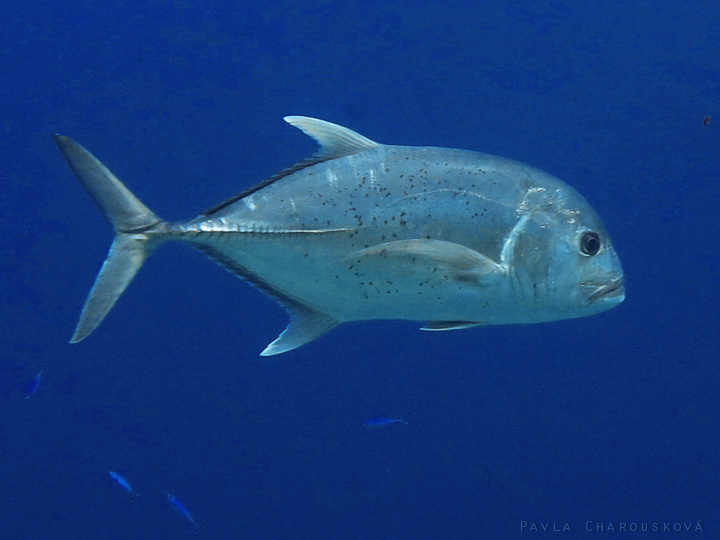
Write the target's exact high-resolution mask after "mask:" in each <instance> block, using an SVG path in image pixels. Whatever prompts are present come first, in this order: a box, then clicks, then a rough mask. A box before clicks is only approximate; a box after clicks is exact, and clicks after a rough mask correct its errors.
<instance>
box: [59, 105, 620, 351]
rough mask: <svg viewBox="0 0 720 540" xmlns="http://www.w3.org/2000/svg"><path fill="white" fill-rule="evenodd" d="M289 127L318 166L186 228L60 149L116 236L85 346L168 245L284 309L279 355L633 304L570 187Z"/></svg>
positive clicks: (474, 157) (71, 146)
mask: <svg viewBox="0 0 720 540" xmlns="http://www.w3.org/2000/svg"><path fill="white" fill-rule="evenodd" d="M285 120H286V121H287V122H288V123H290V124H291V125H293V126H295V127H298V128H299V129H301V130H302V131H304V132H305V133H306V134H308V135H309V136H310V137H312V138H314V139H315V140H316V141H317V142H318V143H319V145H320V150H319V152H318V153H317V154H315V155H314V156H313V157H311V158H309V159H307V160H305V161H301V162H300V163H298V164H296V165H294V166H293V167H291V168H289V169H287V170H285V171H282V172H281V173H279V174H277V175H275V176H274V177H272V178H270V179H268V180H266V181H264V182H261V183H260V184H258V185H256V186H255V187H252V188H250V189H247V190H245V191H244V192H242V193H239V194H238V195H235V196H234V197H231V198H230V199H228V200H227V201H225V202H223V203H221V204H219V205H217V206H215V207H214V208H211V209H209V210H207V211H205V212H203V213H202V214H200V215H199V216H197V217H196V218H194V219H191V220H189V221H183V222H179V223H169V222H167V221H164V220H163V219H161V218H159V217H158V216H156V215H155V214H154V213H153V212H152V211H151V210H149V209H148V208H147V207H146V206H145V205H144V204H143V203H142V202H140V201H139V200H138V199H137V198H136V197H135V196H134V195H133V194H132V193H131V192H130V191H129V190H128V189H127V188H126V187H125V186H124V185H123V184H122V182H120V180H118V179H117V178H116V177H115V176H114V175H113V174H112V173H111V172H110V171H109V170H108V169H106V168H105V167H104V166H103V165H102V164H101V163H100V162H99V161H98V160H97V159H96V158H94V157H93V156H92V155H91V154H90V153H89V152H87V151H86V150H85V149H84V148H82V147H81V146H80V145H78V144H77V143H75V142H74V141H73V140H71V139H69V138H67V137H64V136H61V135H56V136H55V139H56V141H57V143H58V145H59V147H60V149H61V150H62V152H63V154H64V155H65V157H66V158H67V160H68V162H69V163H70V166H71V167H72V168H73V170H74V171H75V174H76V175H77V176H78V178H79V179H80V181H81V182H82V184H83V186H84V187H85V189H86V190H87V191H88V193H89V194H90V196H91V197H92V198H93V199H94V201H95V203H96V204H97V205H98V207H99V208H100V210H101V211H102V212H103V213H104V214H105V216H106V217H107V219H108V220H109V221H110V223H111V224H112V226H113V228H114V229H115V234H116V236H115V241H114V242H113V244H112V247H111V249H110V253H109V254H108V257H107V259H106V261H105V264H104V265H103V267H102V269H101V270H100V273H99V274H98V276H97V278H96V280H95V284H94V285H93V287H92V289H91V291H90V294H89V296H88V298H87V300H86V302H85V306H84V307H83V310H82V314H81V316H80V320H79V322H78V325H77V327H76V329H75V334H74V335H73V337H72V340H71V341H72V342H77V341H80V340H82V339H84V338H85V337H87V336H88V335H89V334H90V333H91V332H92V331H93V330H94V329H95V328H96V327H97V326H98V325H99V324H100V322H101V321H102V320H103V319H104V318H105V316H106V315H107V313H108V311H109V310H110V309H111V308H112V306H113V305H114V304H115V302H116V301H117V299H118V298H119V297H120V295H121V294H122V292H123V291H124V290H125V288H126V287H127V286H128V284H129V283H130V281H131V280H132V278H133V277H134V276H135V274H136V272H137V271H138V270H139V269H140V267H141V266H142V264H143V262H145V259H146V258H147V256H148V255H149V254H150V252H151V251H152V250H153V249H154V248H155V247H157V246H158V245H159V244H160V243H161V242H163V241H165V240H179V241H182V242H186V243H188V244H190V245H191V246H193V247H195V248H197V249H199V250H200V251H202V252H203V253H205V254H206V255H207V256H209V257H210V258H211V259H213V260H214V261H216V262H218V263H219V264H221V265H222V266H224V267H225V268H227V269H228V270H229V271H230V272H232V273H234V274H235V275H237V276H239V277H241V278H243V279H245V280H247V281H249V282H250V283H252V284H254V285H255V286H257V287H259V288H260V289H261V290H263V291H264V292H266V293H267V294H268V295H270V296H272V297H273V298H275V299H276V300H277V301H278V302H279V303H280V304H282V305H283V306H284V307H285V309H286V310H287V311H288V312H289V314H290V323H289V324H288V327H287V328H286V329H285V331H284V332H282V333H281V334H280V336H279V337H278V338H277V339H276V340H275V341H273V342H272V343H270V344H269V345H268V346H267V347H266V348H265V350H264V351H262V353H261V354H262V355H265V356H268V355H274V354H279V353H283V352H286V351H290V350H292V349H295V348H296V347H299V346H301V345H303V344H305V343H308V342H310V341H312V340H314V339H315V338H317V337H319V336H321V335H322V334H324V333H325V332H327V331H328V330H330V329H331V328H333V327H334V326H335V325H337V324H339V323H342V322H347V321H357V320H369V319H409V320H420V321H426V322H425V324H424V326H423V329H424V330H451V329H460V328H467V327H470V326H475V325H481V324H508V323H535V322H542V321H551V320H558V319H569V318H573V317H582V316H585V315H591V314H594V313H598V312H601V311H605V310H607V309H610V308H611V307H613V306H616V305H617V304H619V303H620V302H622V301H623V299H624V297H625V289H624V286H623V271H622V267H621V266H620V261H619V259H618V257H617V255H616V254H615V251H614V250H613V247H612V243H611V242H610V238H609V237H608V234H607V232H606V231H605V228H604V227H603V225H602V223H601V222H600V219H599V218H598V216H597V215H596V214H595V212H594V211H593V209H592V208H591V207H590V205H589V204H588V203H587V202H586V201H585V199H583V197H582V196H581V195H580V194H579V193H577V192H576V191H575V190H574V189H572V188H571V187H569V186H568V185H566V184H565V183H563V182H561V181H560V180H558V179H557V178H554V177H552V176H550V175H548V174H546V173H544V172H541V171H539V170H537V169H534V168H532V167H528V166H527V165H523V164H521V163H517V162H514V161H510V160H508V159H503V158H500V157H496V156H491V155H487V154H480V153H476V152H470V151H466V150H454V149H449V148H434V147H412V146H391V145H384V144H379V143H376V142H373V141H371V140H369V139H367V138H365V137H363V136H362V135H359V134H358V133H355V132H354V131H351V130H349V129H347V128H344V127H341V126H338V125H335V124H331V123H329V122H325V121H323V120H317V119H314V118H308V117H304V116H288V117H286V118H285Z"/></svg>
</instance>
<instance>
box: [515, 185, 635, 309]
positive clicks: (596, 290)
mask: <svg viewBox="0 0 720 540" xmlns="http://www.w3.org/2000/svg"><path fill="white" fill-rule="evenodd" d="M525 202H526V204H525V206H524V207H522V205H521V207H520V209H519V214H520V219H519V221H518V225H517V226H516V227H518V233H517V237H516V239H515V244H514V246H513V254H512V263H511V265H510V266H511V271H512V274H513V276H514V283H513V286H514V289H515V295H516V298H517V300H518V302H519V303H521V305H522V311H523V312H524V313H525V316H526V319H527V320H529V322H535V321H548V320H560V319H571V318H575V317H584V316H587V315H593V314H595V313H600V312H602V311H606V310H608V309H610V308H612V307H614V306H616V305H618V304H620V303H621V302H622V301H623V300H624V299H625V286H624V275H623V269H622V265H621V263H620V259H619V257H618V255H617V253H616V252H615V249H614V247H613V244H612V241H611V240H610V236H609V235H608V233H607V231H606V229H605V227H604V225H603V224H602V221H601V220H600V218H599V217H598V215H597V214H596V213H595V211H594V210H593V208H592V207H591V206H590V204H589V203H588V202H587V201H586V200H585V199H584V198H583V197H582V196H581V195H580V194H579V193H577V192H576V191H575V190H573V189H572V188H570V187H569V186H566V185H564V184H563V185H562V186H560V187H556V188H555V189H538V190H537V193H535V194H533V197H531V198H529V200H526V201H525Z"/></svg>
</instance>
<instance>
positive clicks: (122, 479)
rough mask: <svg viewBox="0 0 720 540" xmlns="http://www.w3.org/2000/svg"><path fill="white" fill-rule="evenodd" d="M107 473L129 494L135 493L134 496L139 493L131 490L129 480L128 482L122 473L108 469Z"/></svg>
mask: <svg viewBox="0 0 720 540" xmlns="http://www.w3.org/2000/svg"><path fill="white" fill-rule="evenodd" d="M108 475H109V476H110V478H111V479H112V480H113V481H114V482H115V483H116V484H117V485H118V486H120V487H121V488H122V489H124V490H125V491H127V492H128V493H130V494H131V495H135V496H138V495H139V493H136V492H135V491H134V490H133V488H132V485H131V484H130V482H128V481H127V479H126V478H125V477H124V476H123V475H122V474H120V473H118V472H115V471H108Z"/></svg>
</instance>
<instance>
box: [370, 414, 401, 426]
mask: <svg viewBox="0 0 720 540" xmlns="http://www.w3.org/2000/svg"><path fill="white" fill-rule="evenodd" d="M394 424H405V425H407V424H409V422H408V421H407V420H405V419H404V418H384V417H382V416H378V417H375V418H370V419H368V420H365V421H364V422H363V426H365V427H366V428H383V427H387V426H392V425H394Z"/></svg>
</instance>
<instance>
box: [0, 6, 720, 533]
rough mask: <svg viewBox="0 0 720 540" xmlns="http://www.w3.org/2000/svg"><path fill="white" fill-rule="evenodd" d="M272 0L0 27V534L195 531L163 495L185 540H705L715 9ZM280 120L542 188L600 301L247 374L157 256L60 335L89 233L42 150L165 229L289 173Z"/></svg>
mask: <svg viewBox="0 0 720 540" xmlns="http://www.w3.org/2000/svg"><path fill="white" fill-rule="evenodd" d="M267 4H268V3H267V2H243V3H242V4H241V3H238V2H221V1H214V0H209V1H205V2H192V1H190V0H174V1H158V0H150V1H146V2H135V1H126V2H116V3H101V2H96V1H92V2H91V1H77V0H74V1H73V0H71V1H68V2H60V3H54V4H51V3H46V2H33V1H30V2H16V1H11V2H10V3H9V4H8V5H5V7H4V8H3V12H4V14H3V19H2V22H1V23H0V28H1V29H2V32H0V70H1V71H0V73H1V75H2V82H1V83H0V103H2V115H0V163H1V164H2V167H1V168H0V178H1V181H2V187H1V188H0V189H1V191H0V193H2V196H1V197H0V230H1V231H2V233H1V234H2V236H1V238H0V295H1V296H0V302H1V304H0V323H1V326H0V328H1V329H2V330H0V331H1V332H2V339H1V340H0V400H1V401H0V409H1V411H2V412H1V415H0V531H2V536H3V537H6V538H184V537H193V535H194V534H195V532H196V531H195V529H194V528H193V526H192V525H191V524H190V523H188V522H186V521H185V520H183V518H182V517H181V516H180V515H179V514H177V513H176V512H173V510H172V507H171V506H170V505H169V503H168V501H167V500H166V498H165V493H166V492H170V493H173V494H175V495H177V496H179V497H180V498H182V499H183V500H184V501H185V503H186V504H187V506H188V507H189V508H190V510H191V511H192V512H193V513H194V515H195V519H196V520H197V522H198V524H199V525H200V528H199V533H200V535H201V536H202V537H207V538H278V539H282V538H388V539H391V538H392V539H401V538H403V539H404V538H418V539H422V538H438V539H440V538H514V537H524V536H527V535H533V534H534V535H535V536H538V534H539V533H531V532H528V531H527V530H526V531H525V532H521V530H520V529H521V522H522V521H527V522H530V523H533V522H534V523H536V524H538V526H539V524H540V523H550V524H552V522H556V523H557V526H560V527H562V526H563V524H564V523H565V522H568V523H569V524H570V526H571V528H572V531H573V532H572V536H578V537H592V536H603V535H607V534H608V533H603V534H600V533H595V534H594V535H593V534H591V533H588V532H586V531H585V523H586V522H587V521H592V522H593V523H595V522H599V523H605V524H607V523H610V522H612V523H615V524H616V526H617V524H619V523H620V522H637V523H642V522H647V523H653V522H658V523H661V524H662V523H665V522H670V523H690V522H692V523H693V527H695V524H696V523H697V521H698V520H700V521H701V523H702V526H703V528H704V531H705V537H709V538H712V537H720V505H719V504H718V503H719V502H720V498H719V491H720V466H719V465H718V445H719V443H720V436H719V435H718V433H719V431H720V425H719V424H720V420H719V415H718V413H719V412H720V407H718V401H719V398H718V389H719V388H720V380H719V379H720V377H719V376H718V373H719V372H720V368H719V366H718V360H719V358H718V356H719V354H718V353H719V350H720V348H719V347H718V296H719V295H718V277H717V276H718V261H719V257H718V249H717V241H718V216H717V213H718V203H719V202H720V197H719V196H718V195H719V194H718V179H719V178H720V164H719V163H718V149H719V148H720V99H719V97H720V92H719V91H720V31H718V20H719V18H720V7H719V6H718V4H717V2H662V3H661V2H639V1H628V2H622V3H608V2H597V3H596V2H576V1H537V2H535V1H533V2H529V1H528V2H510V1H494V2H477V3H468V2H459V1H454V0H451V1H443V2H436V1H430V2H423V3H422V4H421V3H418V2H407V1H405V2H401V1H388V2H374V1H369V0H365V1H362V2H357V1H352V0H350V1H343V2H332V1H324V2H323V1H308V2H289V1H277V2H271V3H269V5H267ZM287 114H303V115H308V116H315V117H319V118H323V119H327V120H330V121H333V122H337V123H339V124H342V125H346V126H348V127H351V128H352V129H355V130H357V131H359V132H360V133H362V134H364V135H366V136H368V137H370V138H372V139H375V140H378V141H380V142H388V143H394V144H409V145H436V146H449V147H459V148H467V149H473V150H478V151H482V152H487V153H492V154H498V155H502V156H505V157H509V158H513V159H516V160H519V161H523V162H526V163H529V164H532V165H534V166H536V167H539V168H541V169H543V170H545V171H547V172H550V173H551V174H554V175H556V176H558V177H560V178H562V179H564V180H565V181H567V182H568V183H570V184H571V185H573V186H574V187H576V188H577V189H578V190H579V191H580V192H581V193H583V195H585V197H586V198H587V199H588V200H589V201H590V202H591V203H592V204H593V206H594V207H595V208H596V210H597V211H598V213H599V214H600V215H601V216H602V218H603V220H604V221H605V224H606V226H607V228H608V230H609V231H610V232H611V234H612V236H613V240H614V243H615V245H616V248H617V250H618V252H619V255H620V257H621V259H622V261H623V265H624V268H625V273H626V279H627V300H626V301H625V303H624V304H622V305H621V306H619V307H618V308H616V309H614V310H612V311H609V312H606V313H604V314H601V315H598V316H594V317H590V318H585V319H578V320H571V321H563V322H557V323H549V324H542V325H532V326H514V327H488V328H480V329H472V330H467V331H463V332H445V333H426V332H419V331H417V329H416V327H417V325H416V324H411V323H407V322H371V323H353V324H347V325H343V326H342V327H340V328H338V329H336V330H334V331H332V332H331V333H330V334H328V335H327V336H325V337H323V338H322V339H320V340H318V341H316V342H314V343H312V344H310V345H308V346H306V347H303V348H301V349H298V350H296V351H293V352H291V353H289V354H285V355H281V356H278V357H272V358H260V357H259V356H258V352H259V351H261V350H262V349H263V348H264V347H265V345H266V344H267V343H268V342H270V341H271V340H272V339H274V338H275V337H276V335H277V334H278V333H279V332H280V331H281V330H282V329H283V328H284V326H285V324H286V320H287V318H286V314H285V313H284V312H283V311H282V309H281V308H279V307H278V306H277V305H276V304H275V303H274V302H273V301H271V300H270V299H268V298H266V297H264V296H263V295H262V294H260V293H259V292H257V291H256V290H254V289H253V288H252V287H250V286H247V285H245V284H243V283H241V282H239V281H238V280H237V279H236V278H235V277H233V276H232V275H230V274H229V273H227V272H225V271H224V270H222V269H221V268H220V267H218V266H216V265H213V264H212V263H210V262H208V261H207V260H206V259H205V258H204V257H203V256H202V255H200V254H198V253H196V252H194V251H192V250H189V249H187V248H186V247H185V246H182V245H166V246H164V247H163V248H162V249H161V250H159V251H158V252H157V253H156V254H154V255H153V257H152V258H151V259H150V261H149V262H148V264H146V266H145V267H144V268H143V270H142V271H141V272H140V274H139V275H138V277H137V279H136V280H135V282H134V283H133V284H132V286H131V287H130V288H129V289H128V291H127V293H126V294H125V296H123V298H122V299H121V301H120V302H118V304H117V306H116V307H115V309H114V310H113V311H112V313H111V314H110V315H109V317H108V319H107V320H106V321H105V323H104V324H103V325H102V326H101V327H100V328H99V329H98V331H96V332H95V333H94V334H93V335H92V336H91V337H90V338H89V339H87V340H86V341H84V342H82V343H81V344H79V345H72V346H71V345H69V344H68V339H69V337H70V335H71V333H72V330H73V328H74V325H75V322H76V320H77V316H78V314H79V310H80V307H81V305H82V302H83V301H84V298H85V296H86V294H87V291H88V289H89V287H90V285H91V284H92V281H93V279H94V276H95V273H96V271H97V269H98V267H99V265H100V263H101V261H102V260H103V258H104V256H105V253H106V250H107V247H108V246H109V244H110V241H111V238H112V233H111V230H110V227H109V226H108V225H107V223H106V222H105V221H104V220H103V218H102V217H101V216H100V214H99V213H98V212H97V211H96V209H95V208H94V206H93V203H92V201H91V200H90V199H89V197H87V195H86V194H85V192H84V191H83V189H82V188H81V186H80V185H79V184H78V182H77V181H76V180H75V178H74V177H73V175H72V173H71V172H70V170H69V168H68V167H67V164H66V163H65V161H64V159H63V158H62V156H61V155H60V153H59V152H58V150H57V148H56V147H55V145H54V143H53V141H52V138H51V137H50V135H51V133H53V132H61V133H65V134H67V135H70V136H72V137H73V138H75V139H77V140H78V141H79V142H81V143H82V144H84V145H85V146H87V147H88V148H89V149H90V150H91V151H92V152H94V153H95V154H96V155H97V156H98V157H99V158H100V159H101V160H102V161H103V162H104V163H105V164H106V165H107V166H108V167H109V168H110V169H111V170H113V172H115V173H116V174H117V175H118V176H119V177H120V178H121V179H123V180H124V181H125V182H126V183H127V184H128V186H129V187H130V188H131V189H132V190H133V191H134V192H135V193H136V194H137V195H138V196H139V197H140V198H141V199H142V200H143V201H145V202H146V203H147V204H148V206H150V207H151V208H152V209H153V210H155V211H156V212H157V213H158V214H159V215H161V216H163V217H165V218H167V219H184V218H188V217H191V216H193V215H195V213H196V212H198V211H200V210H203V209H205V208H207V207H210V206H212V205H214V204H216V203H218V202H220V201H221V200H223V199H224V198H226V197H227V196H230V195H232V194H234V193H236V192H238V191H240V190H242V189H243V188H245V187H248V186H250V185H252V184H254V183H255V182H257V181H259V180H262V179H263V178H265V177H267V176H269V175H270V174H272V173H274V172H276V171H278V170H280V169H281V168H283V167H286V166H289V165H290V164H292V163H294V162H295V161H297V160H299V159H302V158H304V157H307V156H308V155H310V154H311V153H313V152H314V150H315V147H314V143H313V141H311V140H310V139H309V138H307V137H305V136H304V135H302V134H301V133H300V132H298V131H297V130H295V129H294V128H292V127H290V126H287V125H286V124H284V122H282V116H284V115H287ZM706 116H710V117H711V118H710V122H709V125H704V122H703V119H704V117H706ZM41 369H42V370H43V373H44V375H43V381H42V384H41V386H40V388H39V390H38V391H37V393H36V394H35V395H34V396H32V398H31V399H23V398H24V397H25V390H26V387H27V384H28V383H29V381H30V380H31V379H32V378H33V376H34V375H35V373H36V372H38V371H39V370H41ZM408 413H409V415H410V416H409V418H410V420H411V423H410V425H407V426H390V427H388V428H385V429H378V430H367V429H365V428H363V427H362V421H363V420H365V419H367V418H368V417H372V416H378V415H382V416H403V415H405V414H408ZM108 470H115V471H119V472H122V473H123V474H125V475H126V477H127V478H128V480H130V482H132V483H133V484H134V487H135V489H136V490H137V491H138V492H140V493H141V496H140V497H137V498H133V497H131V496H129V495H128V494H127V493H125V492H123V491H122V490H121V489H120V488H119V487H118V486H116V485H113V484H112V483H111V482H110V480H109V478H108V476H107V471H108ZM551 526H552V525H551ZM592 527H595V525H592ZM605 527H607V525H605ZM549 534H552V533H546V534H545V535H542V536H547V535H549ZM557 534H559V533H556V534H555V535H557ZM697 534H698V533H692V534H687V535H686V534H684V533H675V534H672V535H671V536H673V537H684V536H695V535H697ZM636 535H640V536H642V537H644V536H648V535H641V534H640V533H636ZM565 536H571V535H569V534H566V535H565ZM627 536H632V535H631V534H628V535H627ZM653 536H655V535H653ZM664 536H667V533H665V534H664Z"/></svg>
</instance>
